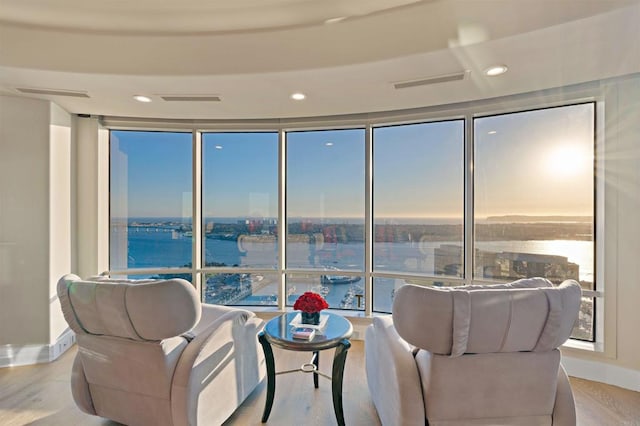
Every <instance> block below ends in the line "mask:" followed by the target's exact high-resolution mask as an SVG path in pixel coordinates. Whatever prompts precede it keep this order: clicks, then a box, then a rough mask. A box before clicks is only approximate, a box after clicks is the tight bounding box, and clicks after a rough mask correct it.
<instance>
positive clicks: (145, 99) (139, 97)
mask: <svg viewBox="0 0 640 426" xmlns="http://www.w3.org/2000/svg"><path fill="white" fill-rule="evenodd" d="M133 99H135V100H136V101H138V102H151V98H150V97H148V96H142V95H135V96H134V97H133Z"/></svg>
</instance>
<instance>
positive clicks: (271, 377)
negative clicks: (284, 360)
mask: <svg viewBox="0 0 640 426" xmlns="http://www.w3.org/2000/svg"><path fill="white" fill-rule="evenodd" d="M258 341H260V344H261V345H262V350H263V351H264V360H265V362H266V364H267V399H266V400H265V403H264V412H263V413H262V423H266V422H267V419H268V418H269V414H271V407H272V406H273V396H274V395H275V393H276V366H275V364H274V362H273V351H272V350H271V345H270V344H269V342H268V341H267V339H266V338H265V337H264V332H260V334H258Z"/></svg>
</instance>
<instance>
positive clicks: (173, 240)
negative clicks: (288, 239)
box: [111, 228, 593, 282]
mask: <svg viewBox="0 0 640 426" xmlns="http://www.w3.org/2000/svg"><path fill="white" fill-rule="evenodd" d="M445 244H454V245H458V246H459V245H461V243H460V242H459V241H438V242H428V241H427V242H425V241H422V242H413V243H393V242H385V243H376V244H375V246H374V264H375V268H376V270H379V271H407V272H424V273H432V272H433V269H434V256H433V252H434V249H435V248H438V247H440V246H441V245H445ZM203 246H204V249H205V261H206V262H207V263H209V262H217V263H224V264H226V265H228V266H233V265H237V266H242V267H248V268H249V267H257V268H272V267H275V265H276V264H277V247H276V244H275V242H274V243H273V244H263V245H262V246H260V248H259V249H258V250H247V251H245V250H241V249H240V248H239V247H238V244H237V242H236V241H231V240H218V239H206V240H205V242H204V244H203ZM127 248H128V250H127V251H125V250H121V251H120V252H119V253H114V251H112V254H111V255H112V265H122V266H124V260H125V259H126V267H127V268H166V267H181V266H185V265H188V264H190V263H191V261H192V241H191V238H190V237H185V236H184V235H183V234H180V233H177V232H172V231H171V230H157V231H156V230H153V229H149V230H146V229H145V228H139V229H138V228H134V230H130V231H129V233H128V238H127ZM477 248H478V249H480V250H483V251H492V252H503V251H504V252H514V253H531V254H545V255H557V256H564V257H567V258H568V261H569V262H573V263H576V264H578V265H579V267H580V280H581V281H588V282H593V243H592V242H591V241H577V240H543V241H540V240H530V241H484V242H478V243H477ZM287 250H288V251H287V259H288V266H289V267H294V268H313V269H316V268H317V269H327V268H338V269H346V270H362V269H363V268H364V245H363V244H362V243H336V244H323V245H322V246H317V245H313V244H312V245H310V244H307V243H289V245H288V246H287ZM114 260H115V262H114Z"/></svg>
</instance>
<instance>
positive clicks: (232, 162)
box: [201, 132, 279, 305]
mask: <svg viewBox="0 0 640 426" xmlns="http://www.w3.org/2000/svg"><path fill="white" fill-rule="evenodd" d="M202 223H203V226H202V229H203V231H202V236H201V237H202V249H203V255H202V257H203V264H202V265H203V267H204V268H205V269H206V270H207V271H208V272H207V273H206V274H204V279H203V282H202V287H203V300H204V301H205V302H206V303H217V304H225V305H235V304H242V305H277V301H278V287H279V279H278V275H277V274H276V273H275V270H276V269H277V261H278V250H277V246H278V233H277V230H278V133H277V132H254V133H204V134H203V135H202Z"/></svg>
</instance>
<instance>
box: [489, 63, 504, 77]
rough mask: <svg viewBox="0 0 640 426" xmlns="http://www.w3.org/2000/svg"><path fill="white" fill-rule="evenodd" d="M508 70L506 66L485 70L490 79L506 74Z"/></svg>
mask: <svg viewBox="0 0 640 426" xmlns="http://www.w3.org/2000/svg"><path fill="white" fill-rule="evenodd" d="M508 69H509V68H507V66H506V65H494V66H492V67H489V68H487V69H486V70H484V73H485V74H486V75H488V76H489V77H494V76H496V75H500V74H504V73H505V72H507V70H508Z"/></svg>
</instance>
